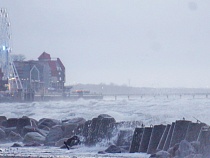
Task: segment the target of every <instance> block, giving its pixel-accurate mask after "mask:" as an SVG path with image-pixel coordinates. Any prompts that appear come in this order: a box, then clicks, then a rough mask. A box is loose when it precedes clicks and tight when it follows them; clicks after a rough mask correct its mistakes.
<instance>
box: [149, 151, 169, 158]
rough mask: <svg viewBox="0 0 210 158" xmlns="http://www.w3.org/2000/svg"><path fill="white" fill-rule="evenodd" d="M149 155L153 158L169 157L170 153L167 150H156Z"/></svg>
mask: <svg viewBox="0 0 210 158" xmlns="http://www.w3.org/2000/svg"><path fill="white" fill-rule="evenodd" d="M150 157H154V158H171V155H170V154H169V153H168V152H167V151H163V150H161V151H158V152H157V153H155V154H152V155H151V156H150Z"/></svg>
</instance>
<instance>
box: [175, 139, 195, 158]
mask: <svg viewBox="0 0 210 158" xmlns="http://www.w3.org/2000/svg"><path fill="white" fill-rule="evenodd" d="M190 154H196V150H195V149H194V147H193V146H192V145H191V144H190V143H189V142H188V141H186V140H182V141H181V142H180V145H179V148H178V150H177V153H176V155H177V156H179V157H185V156H188V155H190Z"/></svg>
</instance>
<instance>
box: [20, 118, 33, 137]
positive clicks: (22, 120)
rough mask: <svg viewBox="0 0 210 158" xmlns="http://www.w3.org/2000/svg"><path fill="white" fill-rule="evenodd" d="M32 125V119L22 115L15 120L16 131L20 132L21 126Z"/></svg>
mask: <svg viewBox="0 0 210 158" xmlns="http://www.w3.org/2000/svg"><path fill="white" fill-rule="evenodd" d="M25 126H32V121H31V119H30V118H28V117H26V116H23V117H22V118H19V119H18V121H17V132H18V133H20V134H21V132H22V129H23V127H25Z"/></svg>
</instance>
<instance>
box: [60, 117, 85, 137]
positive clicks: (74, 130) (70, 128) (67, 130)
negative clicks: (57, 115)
mask: <svg viewBox="0 0 210 158" xmlns="http://www.w3.org/2000/svg"><path fill="white" fill-rule="evenodd" d="M84 124H85V119H84V118H81V117H79V118H74V119H70V120H65V121H63V129H64V137H71V136H73V135H79V134H81V133H82V131H83V127H84Z"/></svg>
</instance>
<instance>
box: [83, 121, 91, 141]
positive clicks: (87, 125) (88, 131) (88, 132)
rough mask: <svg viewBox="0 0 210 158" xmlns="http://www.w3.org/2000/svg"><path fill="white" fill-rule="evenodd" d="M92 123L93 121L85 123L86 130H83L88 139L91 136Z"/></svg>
mask: <svg viewBox="0 0 210 158" xmlns="http://www.w3.org/2000/svg"><path fill="white" fill-rule="evenodd" d="M91 123H92V121H91V120H88V121H86V122H85V124H84V128H83V131H82V135H83V136H84V137H85V138H87V136H88V135H89V134H90V126H91Z"/></svg>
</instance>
